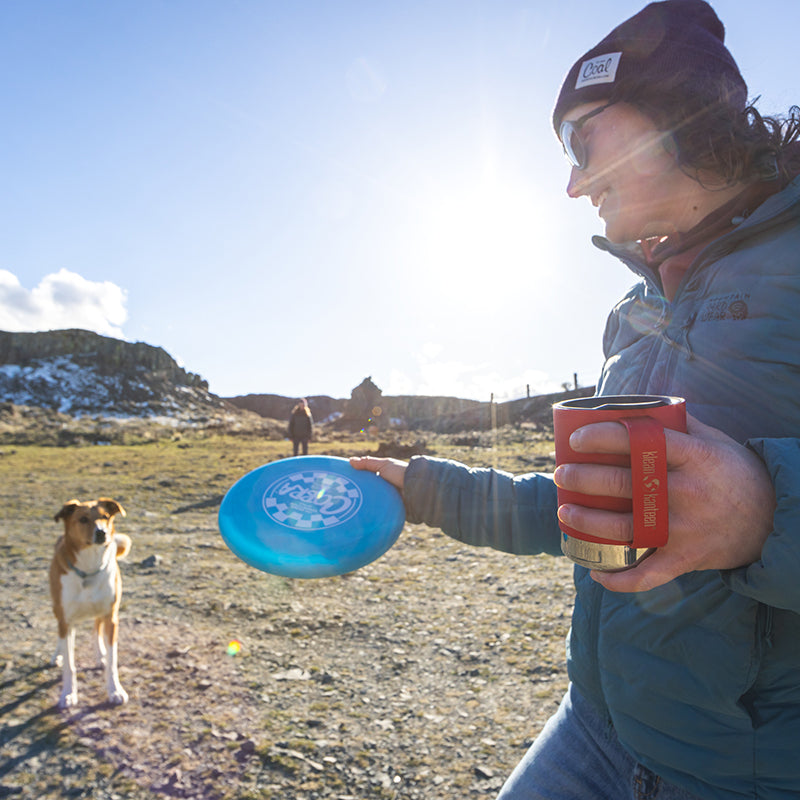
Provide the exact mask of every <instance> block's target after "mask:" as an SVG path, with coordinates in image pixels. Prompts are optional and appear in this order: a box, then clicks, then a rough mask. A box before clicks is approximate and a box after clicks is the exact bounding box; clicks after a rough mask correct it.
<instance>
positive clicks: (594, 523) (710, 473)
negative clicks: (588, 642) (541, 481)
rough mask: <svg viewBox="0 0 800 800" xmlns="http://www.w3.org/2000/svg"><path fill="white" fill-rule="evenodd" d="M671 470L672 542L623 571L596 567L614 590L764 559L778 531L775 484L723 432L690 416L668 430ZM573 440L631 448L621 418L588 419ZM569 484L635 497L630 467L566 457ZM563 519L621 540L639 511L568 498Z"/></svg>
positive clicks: (596, 449)
mask: <svg viewBox="0 0 800 800" xmlns="http://www.w3.org/2000/svg"><path fill="white" fill-rule="evenodd" d="M665 434H666V441H667V466H668V469H669V476H668V491H669V541H668V543H667V544H666V545H665V546H664V547H660V548H658V549H657V550H656V551H655V553H653V554H652V555H651V556H649V557H648V558H646V559H644V561H642V562H641V563H640V564H639V565H638V566H636V567H634V568H633V569H630V570H625V571H623V572H601V571H599V570H594V571H592V577H593V578H594V579H595V580H596V581H597V582H598V583H601V584H602V585H603V586H605V587H606V588H607V589H611V590H613V591H621V592H633V591H646V590H648V589H652V588H654V587H656V586H661V585H662V584H665V583H667V582H668V581H671V580H672V579H673V578H676V577H677V576H678V575H682V574H684V573H686V572H692V571H693V570H701V569H733V568H735V567H742V566H745V565H747V564H751V563H753V562H754V561H757V560H758V559H759V558H760V556H761V549H762V547H763V545H764V542H765V541H766V538H767V536H768V535H769V533H770V531H771V530H772V517H773V514H774V511H775V490H774V487H773V486H772V481H771V480H770V476H769V473H768V472H767V469H766V467H765V466H764V464H763V462H762V461H761V460H760V459H759V458H758V456H757V455H756V454H755V453H753V452H752V451H751V450H749V449H748V448H746V447H744V446H743V445H740V444H738V442H736V441H734V440H733V439H731V438H730V437H729V436H727V435H726V434H724V433H722V431H719V430H717V429H716V428H711V427H709V426H708V425H704V424H703V423H701V422H699V421H697V420H695V419H694V418H692V417H689V419H688V434H684V433H679V432H677V431H672V430H669V429H665ZM570 447H572V449H573V450H576V451H578V452H586V453H624V454H629V453H630V442H629V439H628V433H627V431H626V430H625V427H624V426H623V425H620V424H619V423H617V422H601V423H595V424H593V425H586V426H584V427H583V428H579V429H578V430H577V431H575V432H574V433H573V434H572V436H571V438H570ZM554 479H555V482H556V484H557V485H558V486H560V487H562V488H563V489H568V490H571V491H576V492H582V493H585V494H595V495H608V496H612V497H631V473H630V470H629V469H626V468H623V467H610V466H601V465H593V464H562V465H560V466H559V467H558V468H557V469H556V471H555V474H554ZM558 516H559V519H560V520H561V521H562V522H564V523H565V524H566V525H569V526H570V527H571V528H574V529H575V530H579V531H582V532H584V533H591V534H592V535H594V536H599V537H601V538H603V539H613V540H615V541H619V542H621V543H622V542H630V541H632V540H633V517H632V515H631V514H619V513H615V512H612V511H602V510H597V509H590V508H586V507H585V506H578V505H563V506H561V507H560V508H559V509H558Z"/></svg>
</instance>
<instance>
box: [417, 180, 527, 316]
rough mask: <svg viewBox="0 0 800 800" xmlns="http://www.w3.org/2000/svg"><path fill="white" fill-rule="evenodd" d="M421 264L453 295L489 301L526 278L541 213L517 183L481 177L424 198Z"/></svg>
mask: <svg viewBox="0 0 800 800" xmlns="http://www.w3.org/2000/svg"><path fill="white" fill-rule="evenodd" d="M425 207H426V222H427V230H426V235H425V236H424V237H423V240H422V241H421V242H420V245H421V247H422V253H421V254H420V255H421V259H420V261H421V263H422V264H424V265H425V268H426V273H427V274H426V280H427V281H429V282H430V283H429V285H432V287H435V288H437V289H438V290H440V291H446V293H447V296H448V297H450V298H451V299H452V300H460V301H464V302H468V301H470V300H473V299H475V300H478V299H482V300H484V301H485V300H490V299H491V300H493V299H495V298H496V297H497V296H500V295H502V294H503V293H507V292H508V289H509V286H513V285H515V284H516V285H519V283H520V282H521V281H522V282H526V281H527V279H529V278H531V277H532V276H531V275H530V273H531V271H532V270H535V269H536V266H537V263H540V258H537V257H536V255H535V244H536V240H537V239H539V240H541V236H538V235H537V231H541V226H542V215H541V211H540V209H539V208H537V203H536V201H535V198H534V197H533V196H532V195H531V194H530V192H529V191H526V190H525V189H524V188H523V187H521V186H513V185H510V184H504V185H501V184H499V183H498V182H496V181H486V182H484V183H482V184H480V185H477V186H473V187H470V188H467V189H464V190H462V191H458V190H450V191H446V192H445V191H440V192H437V193H436V194H431V195H429V196H428V198H427V202H426V204H425Z"/></svg>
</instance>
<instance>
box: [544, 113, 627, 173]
mask: <svg viewBox="0 0 800 800" xmlns="http://www.w3.org/2000/svg"><path fill="white" fill-rule="evenodd" d="M613 105H614V103H606V104H605V105H604V106H600V107H599V108H595V109H593V110H592V111H590V112H589V113H588V114H584V115H583V116H582V117H579V118H578V119H576V120H565V121H564V122H562V123H561V127H560V128H559V129H558V138H559V139H561V145H562V147H563V148H564V155H566V157H567V160H568V161H569V163H570V164H572V166H573V167H575V169H585V168H586V162H587V155H586V145H585V144H584V143H583V139H581V128H582V127H583V126H584V125H585V124H586V122H587V121H588V120H590V119H591V118H592V117H596V116H597V115H598V114H599V113H600V112H601V111H605V110H606V109H607V108H608V107H609V106H613Z"/></svg>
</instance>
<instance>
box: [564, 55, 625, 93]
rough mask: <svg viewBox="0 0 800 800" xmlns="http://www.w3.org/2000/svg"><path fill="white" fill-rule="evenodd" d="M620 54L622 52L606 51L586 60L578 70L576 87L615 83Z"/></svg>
mask: <svg viewBox="0 0 800 800" xmlns="http://www.w3.org/2000/svg"><path fill="white" fill-rule="evenodd" d="M620 56H622V53H606V54H605V55H602V56H595V57H594V58H590V59H589V60H588V61H584V62H583V64H581V68H580V70H578V78H577V80H576V81H575V88H576V89H581V88H583V87H584V86H594V85H595V84H598V83H614V80H615V79H616V77H617V67H618V66H619V59H620Z"/></svg>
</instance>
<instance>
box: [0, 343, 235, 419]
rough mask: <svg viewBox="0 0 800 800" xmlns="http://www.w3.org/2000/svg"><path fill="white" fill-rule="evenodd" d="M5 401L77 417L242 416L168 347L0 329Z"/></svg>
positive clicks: (0, 384)
mask: <svg viewBox="0 0 800 800" xmlns="http://www.w3.org/2000/svg"><path fill="white" fill-rule="evenodd" d="M0 401H3V402H5V403H11V404H13V405H18V406H37V407H41V408H44V409H50V410H53V411H58V412H61V413H64V414H70V415H72V416H80V415H98V414H99V415H113V416H128V417H170V416H181V417H185V416H187V415H193V414H194V415H198V416H202V415H203V414H207V413H209V412H211V411H213V412H219V411H221V410H228V411H229V412H230V413H235V411H236V410H235V409H234V408H233V407H232V406H230V404H228V403H226V402H225V401H224V400H223V399H222V398H220V397H217V396H216V395H213V394H211V393H210V392H209V391H208V384H207V383H206V381H204V380H203V379H202V378H201V377H200V376H199V375H195V374H193V373H191V372H187V371H186V370H184V369H182V368H181V367H179V366H178V364H177V363H176V362H175V360H174V359H173V358H172V357H171V356H170V355H169V354H168V353H167V352H166V351H164V350H163V349H162V348H160V347H153V346H152V345H149V344H144V343H142V342H133V343H132V342H125V341H122V340H120V339H114V338H111V337H108V336H100V335H99V334H96V333H92V332H90V331H85V330H77V329H72V330H61V331H47V332H42V333H8V332H5V331H0Z"/></svg>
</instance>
